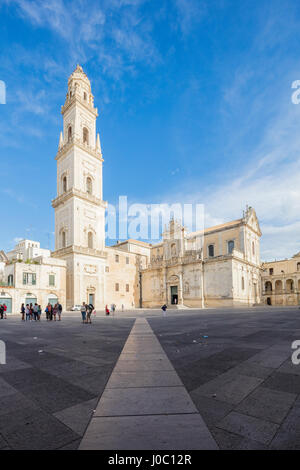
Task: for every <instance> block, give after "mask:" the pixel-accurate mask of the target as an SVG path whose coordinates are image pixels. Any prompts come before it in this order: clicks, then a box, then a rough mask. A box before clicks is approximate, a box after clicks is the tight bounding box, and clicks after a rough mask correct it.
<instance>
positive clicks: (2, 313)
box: [0, 304, 7, 320]
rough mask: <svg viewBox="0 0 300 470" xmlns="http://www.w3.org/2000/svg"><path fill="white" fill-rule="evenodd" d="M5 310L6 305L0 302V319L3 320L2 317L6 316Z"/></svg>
mask: <svg viewBox="0 0 300 470" xmlns="http://www.w3.org/2000/svg"><path fill="white" fill-rule="evenodd" d="M6 310H7V305H5V304H0V320H3V318H6Z"/></svg>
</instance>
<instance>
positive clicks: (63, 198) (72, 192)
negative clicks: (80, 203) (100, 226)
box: [52, 188, 107, 209]
mask: <svg viewBox="0 0 300 470" xmlns="http://www.w3.org/2000/svg"><path fill="white" fill-rule="evenodd" d="M72 197H78V198H79V199H82V200H84V201H86V202H89V203H91V204H94V205H96V206H98V207H99V206H100V207H103V208H104V209H106V207H107V202H106V201H103V200H102V199H100V198H98V197H96V196H93V195H92V194H88V193H85V192H84V191H80V190H79V189H75V188H71V189H69V191H67V192H66V193H63V194H61V195H60V196H58V197H56V198H55V199H53V200H52V207H54V208H56V207H58V206H59V205H61V204H64V203H65V202H67V201H68V200H69V199H71V198H72Z"/></svg>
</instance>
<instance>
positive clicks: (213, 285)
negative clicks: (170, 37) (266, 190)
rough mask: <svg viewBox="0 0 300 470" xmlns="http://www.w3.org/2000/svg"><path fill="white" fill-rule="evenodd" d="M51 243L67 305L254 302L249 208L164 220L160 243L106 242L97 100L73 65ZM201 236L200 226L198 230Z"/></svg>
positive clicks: (256, 282)
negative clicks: (204, 219)
mask: <svg viewBox="0 0 300 470" xmlns="http://www.w3.org/2000/svg"><path fill="white" fill-rule="evenodd" d="M61 113H62V116H63V132H61V134H60V138H59V148H58V152H57V155H56V161H57V197H56V198H55V199H54V200H53V201H52V206H53V207H54V209H55V251H54V252H53V253H52V256H53V257H55V258H59V259H61V260H65V262H66V307H67V309H68V308H70V307H71V306H72V305H76V304H81V303H82V302H83V301H85V302H92V303H93V304H94V305H95V306H96V308H103V307H104V306H105V305H106V304H111V303H114V304H116V305H117V307H118V308H120V307H121V306H122V305H123V306H124V308H132V307H158V306H161V305H162V304H163V303H167V304H169V305H170V304H174V305H178V306H188V307H203V306H204V305H205V306H207V305H208V306H210V305H211V306H213V305H228V306H229V305H233V304H246V305H251V304H255V303H258V302H260V253H259V245H260V236H261V232H260V228H259V223H258V220H257V217H256V214H255V211H254V209H252V208H248V209H247V211H246V214H244V216H243V218H242V219H239V220H235V221H232V222H229V223H227V224H223V225H219V226H216V227H212V228H209V229H206V230H205V233H204V246H203V247H202V248H200V249H199V243H197V240H198V239H199V237H200V236H201V235H200V234H199V233H198V234H197V233H190V234H189V233H187V232H186V230H185V229H184V227H182V226H181V225H179V224H178V223H177V222H176V221H174V220H172V221H170V224H169V227H168V229H167V230H166V232H165V233H164V234H163V239H162V241H161V243H158V244H156V245H151V244H149V243H145V242H142V241H138V240H127V241H125V242H122V243H118V244H117V245H115V246H112V247H106V246H105V210H106V202H105V201H104V200H103V194H102V165H103V158H102V152H101V145H100V138H99V134H97V133H96V119H97V117H98V111H97V108H95V106H94V97H93V95H92V91H91V85H90V81H89V79H88V77H87V76H86V74H85V73H84V72H83V70H82V68H81V67H80V66H79V65H78V66H77V68H76V69H75V71H74V72H73V73H72V74H71V76H70V77H69V81H68V91H67V95H66V100H65V103H64V105H63V106H62V110H61ZM202 236H203V233H202Z"/></svg>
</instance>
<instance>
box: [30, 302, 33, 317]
mask: <svg viewBox="0 0 300 470" xmlns="http://www.w3.org/2000/svg"><path fill="white" fill-rule="evenodd" d="M29 315H30V321H31V320H33V306H32V303H31V304H30V305H29Z"/></svg>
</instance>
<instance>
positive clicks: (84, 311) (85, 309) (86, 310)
mask: <svg viewBox="0 0 300 470" xmlns="http://www.w3.org/2000/svg"><path fill="white" fill-rule="evenodd" d="M80 311H81V317H82V323H92V313H93V312H94V314H96V311H95V308H94V305H93V304H86V303H85V302H83V303H82V305H81V307H80Z"/></svg>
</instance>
